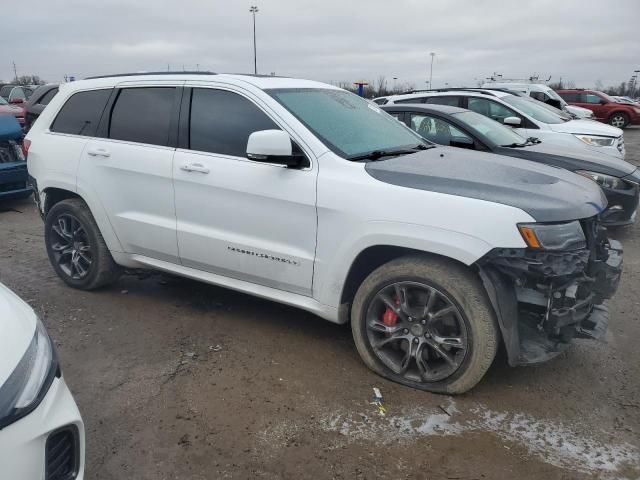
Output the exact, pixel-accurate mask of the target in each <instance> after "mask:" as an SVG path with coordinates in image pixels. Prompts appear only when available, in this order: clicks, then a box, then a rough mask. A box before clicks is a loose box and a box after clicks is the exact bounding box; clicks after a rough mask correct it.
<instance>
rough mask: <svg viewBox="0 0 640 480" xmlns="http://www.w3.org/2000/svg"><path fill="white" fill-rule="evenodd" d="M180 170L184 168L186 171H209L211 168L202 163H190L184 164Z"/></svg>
mask: <svg viewBox="0 0 640 480" xmlns="http://www.w3.org/2000/svg"><path fill="white" fill-rule="evenodd" d="M180 170H184V171H185V172H198V173H205V174H206V173H209V169H208V168H207V167H205V166H204V165H202V164H201V163H189V164H187V165H182V166H181V167H180Z"/></svg>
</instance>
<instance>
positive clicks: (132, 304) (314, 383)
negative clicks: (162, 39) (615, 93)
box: [0, 127, 640, 480]
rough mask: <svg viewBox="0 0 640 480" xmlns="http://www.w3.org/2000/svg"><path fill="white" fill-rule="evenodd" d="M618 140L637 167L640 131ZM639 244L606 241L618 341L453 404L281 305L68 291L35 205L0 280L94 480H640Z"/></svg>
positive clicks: (7, 242) (148, 285)
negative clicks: (20, 309)
mask: <svg viewBox="0 0 640 480" xmlns="http://www.w3.org/2000/svg"><path fill="white" fill-rule="evenodd" d="M626 139H627V148H628V159H629V160H630V161H632V162H634V163H636V164H637V165H640V128H639V127H635V128H632V129H628V130H627V131H626ZM639 233H640V226H639V225H635V226H634V227H630V228H625V229H619V230H617V231H614V232H613V234H612V236H613V237H615V238H617V239H619V240H621V241H622V243H623V245H624V247H625V272H624V277H623V279H622V284H621V287H620V290H619V291H618V294H617V296H616V297H615V298H614V299H613V300H612V302H611V311H612V320H611V324H610V331H609V334H608V343H606V344H602V343H594V342H589V341H578V342H576V345H575V346H574V347H573V348H572V349H570V350H569V351H568V352H566V353H565V354H563V355H561V356H560V357H558V358H557V359H555V360H553V361H551V362H549V363H547V364H545V365H541V366H538V367H528V368H509V367H508V366H507V365H506V362H505V359H504V357H499V358H498V359H497V360H496V361H495V362H494V365H493V367H492V368H491V369H490V371H489V372H488V374H487V376H486V377H485V379H484V380H483V381H482V382H481V383H480V384H479V385H478V386H477V387H476V388H475V389H474V390H473V391H472V392H470V393H469V394H466V395H464V396H458V397H455V398H454V397H446V396H439V395H432V394H428V393H423V392H418V391H414V390H411V389H409V388H405V387H402V386H399V385H396V384H393V383H390V382H388V381H386V380H383V379H381V378H379V377H377V376H376V375H375V374H373V373H371V372H370V371H369V370H367V369H366V367H365V366H364V365H363V363H362V362H361V361H360V359H359V357H358V354H357V352H356V350H355V347H354V345H353V342H352V340H351V335H350V330H349V328H348V327H347V326H338V325H333V324H330V323H328V322H325V321H323V320H321V319H319V318H317V317H314V316H313V315H311V314H307V313H305V312H302V311H299V310H296V309H294V308H290V307H286V306H282V305H279V304H277V303H272V302H268V301H264V300H260V299H256V298H253V297H250V296H247V295H243V294H240V293H237V292H233V291H230V290H225V289H222V288H217V287H214V286H210V285H205V284H200V283H196V282H193V281H190V280H185V279H180V278H174V277H167V276H161V275H157V274H150V275H147V276H145V277H144V278H141V277H136V276H126V277H123V278H122V279H121V280H120V281H119V282H118V283H117V284H116V285H114V286H112V287H110V288H106V289H103V290H100V291H96V292H81V291H76V290H72V289H70V288H68V287H66V286H65V285H64V284H63V283H62V282H61V281H60V280H59V279H58V278H57V277H56V275H55V274H54V272H53V270H52V269H51V267H50V265H49V263H48V260H47V258H46V253H45V249H44V244H43V225H42V222H41V220H40V218H39V217H38V215H37V212H36V209H35V207H34V206H33V204H32V202H31V201H30V200H27V201H20V202H11V203H8V202H5V203H2V204H0V281H2V282H3V283H5V284H6V285H8V286H9V287H10V288H12V289H14V290H15V291H16V292H17V293H18V294H19V295H21V296H22V297H23V298H24V299H25V300H26V301H27V302H29V303H30V304H31V305H32V306H33V307H34V308H35V309H36V310H37V311H38V312H39V313H40V314H41V315H42V316H43V318H44V319H45V323H46V324H47V326H48V328H49V331H50V333H51V335H52V337H53V338H54V340H55V342H56V344H57V346H58V351H59V354H60V357H61V362H62V365H63V371H64V374H65V377H66V380H67V382H68V383H69V385H70V387H71V389H72V391H73V393H74V395H75V398H76V401H77V403H78V405H79V407H80V410H81V412H82V415H83V417H84V421H85V423H86V434H87V476H86V478H88V479H96V480H106V479H124V478H132V479H139V480H143V479H154V480H157V479H167V480H168V479H217V478H238V479H244V478H266V479H271V478H314V479H334V478H335V479H351V478H369V479H371V478H411V479H459V480H463V479H467V480H470V479H502V478H518V479H539V478H545V479H547V480H553V479H583V478H584V479H588V478H598V479H599V478H628V479H637V478H640V348H638V338H639V337H640V322H639V316H640V295H639V293H640V287H639V286H638V281H639V280H640V236H639ZM373 387H379V388H380V389H381V391H382V393H383V395H384V398H385V402H386V405H387V408H388V414H387V416H386V417H381V416H379V415H378V413H377V410H376V408H375V407H374V406H373V405H371V404H370V402H371V397H372V395H373V391H372V388H373Z"/></svg>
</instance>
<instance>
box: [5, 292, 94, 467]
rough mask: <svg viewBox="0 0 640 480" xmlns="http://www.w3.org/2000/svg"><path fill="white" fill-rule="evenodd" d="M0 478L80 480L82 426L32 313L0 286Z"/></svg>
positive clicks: (52, 352) (48, 343) (48, 342)
mask: <svg viewBox="0 0 640 480" xmlns="http://www.w3.org/2000/svg"><path fill="white" fill-rule="evenodd" d="M0 353H1V355H2V361H1V362H0V478H2V479H6V480H41V479H44V480H81V479H82V478H83V477H84V450H85V447H84V424H83V423H82V418H81V417H80V412H79V411H78V407H77V406H76V404H75V402H74V400H73V397H72V396H71V392H70V391H69V389H68V388H67V385H66V384H65V381H64V379H63V378H62V374H61V373H60V367H59V365H58V361H57V357H56V352H55V347H54V346H53V343H52V342H51V339H50V338H49V335H48V334H47V331H46V330H45V328H44V325H43V324H42V322H41V321H40V319H39V318H38V317H37V315H36V314H35V312H34V311H33V310H32V309H31V307H29V306H28V305H27V304H26V303H24V302H23V301H22V300H20V298H18V297H17V296H16V295H15V294H14V293H12V292H11V291H10V290H9V289H8V288H6V287H5V286H4V285H2V284H1V283H0Z"/></svg>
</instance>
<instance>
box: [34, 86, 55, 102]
mask: <svg viewBox="0 0 640 480" xmlns="http://www.w3.org/2000/svg"><path fill="white" fill-rule="evenodd" d="M56 93H58V89H57V88H52V89H51V90H49V91H48V92H47V93H45V94H44V95H43V96H42V97H40V99H39V100H38V102H37V103H38V105H49V102H50V101H51V99H52V98H53V97H55V96H56Z"/></svg>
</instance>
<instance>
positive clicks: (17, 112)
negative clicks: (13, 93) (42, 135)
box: [0, 97, 24, 127]
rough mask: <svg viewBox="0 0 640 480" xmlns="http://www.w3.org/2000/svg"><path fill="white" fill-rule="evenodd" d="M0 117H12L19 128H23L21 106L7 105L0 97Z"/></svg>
mask: <svg viewBox="0 0 640 480" xmlns="http://www.w3.org/2000/svg"><path fill="white" fill-rule="evenodd" d="M0 115H13V116H14V117H16V119H17V120H18V123H19V124H20V127H24V105H23V104H15V105H14V104H9V103H7V101H6V100H5V99H4V98H2V97H0Z"/></svg>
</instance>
